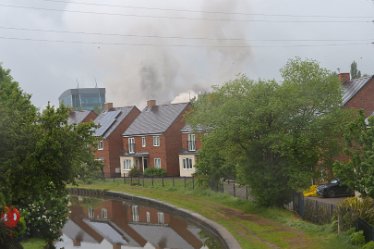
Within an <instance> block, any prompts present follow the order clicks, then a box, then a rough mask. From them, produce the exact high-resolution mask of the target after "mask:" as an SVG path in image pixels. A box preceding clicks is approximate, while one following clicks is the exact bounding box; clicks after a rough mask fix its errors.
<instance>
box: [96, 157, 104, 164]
mask: <svg viewBox="0 0 374 249" xmlns="http://www.w3.org/2000/svg"><path fill="white" fill-rule="evenodd" d="M95 160H96V161H98V162H100V163H102V164H103V165H104V162H105V159H104V157H99V158H96V159H95Z"/></svg>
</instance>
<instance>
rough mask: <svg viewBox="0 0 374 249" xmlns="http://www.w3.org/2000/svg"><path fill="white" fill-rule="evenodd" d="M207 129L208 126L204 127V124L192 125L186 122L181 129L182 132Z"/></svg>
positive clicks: (204, 130)
mask: <svg viewBox="0 0 374 249" xmlns="http://www.w3.org/2000/svg"><path fill="white" fill-rule="evenodd" d="M206 131H207V128H206V127H204V126H203V125H197V126H196V127H192V125H190V124H186V125H185V126H184V127H183V128H182V129H181V132H182V133H191V132H198V133H199V132H201V133H203V132H206Z"/></svg>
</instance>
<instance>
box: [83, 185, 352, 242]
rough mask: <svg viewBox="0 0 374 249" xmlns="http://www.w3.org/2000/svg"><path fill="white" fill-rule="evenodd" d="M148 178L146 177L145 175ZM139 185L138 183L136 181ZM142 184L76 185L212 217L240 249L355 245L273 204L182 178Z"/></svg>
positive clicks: (331, 230)
mask: <svg viewBox="0 0 374 249" xmlns="http://www.w3.org/2000/svg"><path fill="white" fill-rule="evenodd" d="M148 180H149V179H148ZM140 185H142V184H140ZM164 185H165V186H164V187H162V186H160V185H154V186H153V187H152V186H150V185H147V184H145V186H146V187H143V186H134V185H132V186H131V185H130V184H124V183H123V181H119V180H115V181H113V180H104V181H94V182H93V183H92V184H81V185H79V186H78V187H84V188H90V189H104V190H112V191H120V192H125V193H129V194H134V195H139V196H145V197H150V198H154V199H158V200H161V201H165V202H167V203H170V204H173V205H175V206H178V207H181V208H185V209H189V210H191V211H193V212H196V213H200V214H201V215H203V216H205V217H207V218H209V219H211V220H214V221H216V222H217V223H219V224H221V225H222V226H224V227H225V228H226V229H227V230H228V231H229V232H230V233H231V234H232V235H233V236H234V237H235V238H236V239H237V240H238V242H239V243H240V245H241V246H242V248H243V249H247V248H248V249H266V248H284V249H288V248H289V249H294V248H300V249H301V248H302V249H330V248H339V249H357V248H358V247H354V246H352V245H350V243H349V240H348V236H346V235H341V236H338V235H337V234H336V232H335V231H334V229H333V227H332V226H326V225H325V226H318V225H314V224H311V223H308V222H305V221H303V220H301V219H300V218H298V217H297V216H296V215H295V214H294V213H291V212H289V211H287V210H283V209H277V208H265V209H264V208H259V207H257V206H255V205H254V204H253V203H251V202H249V201H243V200H238V199H237V198H234V197H231V196H228V195H225V194H221V193H215V192H212V191H207V190H199V189H195V190H192V188H189V187H184V182H183V180H178V184H175V186H171V185H166V184H164Z"/></svg>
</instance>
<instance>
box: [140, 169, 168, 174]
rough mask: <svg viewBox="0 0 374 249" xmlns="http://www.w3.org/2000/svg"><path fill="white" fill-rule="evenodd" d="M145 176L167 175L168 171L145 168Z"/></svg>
mask: <svg viewBox="0 0 374 249" xmlns="http://www.w3.org/2000/svg"><path fill="white" fill-rule="evenodd" d="M144 175H145V176H166V171H165V170H164V169H156V168H147V169H145V170H144Z"/></svg>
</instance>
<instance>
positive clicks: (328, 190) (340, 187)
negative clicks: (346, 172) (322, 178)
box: [317, 179, 354, 197]
mask: <svg viewBox="0 0 374 249" xmlns="http://www.w3.org/2000/svg"><path fill="white" fill-rule="evenodd" d="M317 194H318V195H319V196H322V197H343V196H353V195H354V191H353V190H351V189H350V188H349V187H348V186H347V185H344V184H343V183H342V182H341V181H340V180H339V179H333V180H331V181H330V182H329V183H326V184H322V185H319V186H318V187H317Z"/></svg>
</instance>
